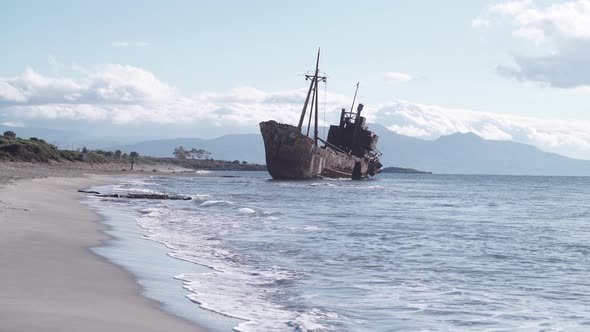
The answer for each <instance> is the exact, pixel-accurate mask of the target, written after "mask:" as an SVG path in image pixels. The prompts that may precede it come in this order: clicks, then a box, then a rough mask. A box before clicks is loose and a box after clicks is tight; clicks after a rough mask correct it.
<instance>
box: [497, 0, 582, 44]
mask: <svg viewBox="0 0 590 332" xmlns="http://www.w3.org/2000/svg"><path fill="white" fill-rule="evenodd" d="M490 12H492V13H499V14H503V15H507V16H509V17H510V18H512V21H513V23H514V24H515V25H516V30H515V31H514V34H515V35H516V36H519V37H523V38H526V39H530V40H533V41H537V42H538V41H542V40H544V39H546V38H554V39H588V38H590V0H575V1H566V2H563V3H556V4H552V5H549V6H547V7H544V8H537V7H535V6H534V5H533V3H532V1H530V0H529V1H513V2H504V3H499V4H496V5H492V6H491V7H490Z"/></svg>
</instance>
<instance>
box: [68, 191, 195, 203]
mask: <svg viewBox="0 0 590 332" xmlns="http://www.w3.org/2000/svg"><path fill="white" fill-rule="evenodd" d="M78 192H81V193H86V194H93V195H94V196H96V197H108V198H131V199H169V200H177V201H190V200H191V199H192V197H190V196H183V195H167V194H115V193H111V194H101V193H99V192H98V191H92V190H78Z"/></svg>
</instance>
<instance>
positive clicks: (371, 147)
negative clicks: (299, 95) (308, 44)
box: [260, 50, 382, 180]
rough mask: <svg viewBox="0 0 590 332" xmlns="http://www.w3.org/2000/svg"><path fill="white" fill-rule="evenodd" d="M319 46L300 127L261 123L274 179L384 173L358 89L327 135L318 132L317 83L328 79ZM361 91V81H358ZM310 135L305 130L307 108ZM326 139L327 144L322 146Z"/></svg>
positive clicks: (270, 171) (267, 156)
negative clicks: (321, 66) (321, 67)
mask: <svg viewBox="0 0 590 332" xmlns="http://www.w3.org/2000/svg"><path fill="white" fill-rule="evenodd" d="M319 63H320V52H319V50H318V55H317V60H316V67H315V73H314V74H313V75H306V76H305V77H306V80H310V81H311V83H310V85H309V90H308V92H307V97H306V98H305V102H304V103H303V110H302V111H301V116H300V118H299V124H298V125H297V126H293V125H289V124H284V123H278V122H276V121H274V120H269V121H264V122H261V123H260V132H261V133H262V139H263V140H264V148H265V153H266V167H267V169H268V172H269V173H270V175H271V176H272V177H273V179H317V178H349V179H353V180H359V179H363V178H367V177H369V176H374V175H375V174H378V173H380V172H381V166H382V165H381V163H380V162H379V157H380V156H381V153H380V152H379V151H378V150H377V141H378V140H379V136H377V135H376V134H375V133H373V132H372V131H369V130H368V128H367V125H366V119H365V118H364V117H362V116H361V113H362V111H363V104H359V105H358V107H357V109H356V112H354V111H353V110H354V103H355V100H356V94H357V93H356V92H355V94H354V98H353V102H352V106H351V109H350V111H347V110H346V109H344V108H343V109H342V112H341V114H340V123H339V124H338V125H337V126H336V125H332V126H330V129H329V131H328V137H327V139H326V140H323V139H322V138H320V137H319V136H318V85H319V83H320V82H326V77H325V76H319ZM357 91H358V84H357ZM308 106H309V118H308V124H307V134H306V135H304V134H303V133H302V126H303V121H304V120H305V116H306V114H307V111H308ZM312 117H313V118H314V129H313V136H311V137H310V135H309V131H310V127H311V119H312ZM319 143H322V144H323V146H320V145H319Z"/></svg>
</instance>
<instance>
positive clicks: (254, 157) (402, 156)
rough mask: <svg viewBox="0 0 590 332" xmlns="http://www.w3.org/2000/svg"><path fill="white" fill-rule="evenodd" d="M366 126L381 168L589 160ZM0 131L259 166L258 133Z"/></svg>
mask: <svg viewBox="0 0 590 332" xmlns="http://www.w3.org/2000/svg"><path fill="white" fill-rule="evenodd" d="M370 128H371V129H372V130H374V131H375V132H376V133H377V134H378V135H379V144H378V148H379V149H380V150H381V152H382V153H383V157H382V159H381V160H382V162H383V164H384V165H385V166H395V167H403V168H414V169H419V170H423V171H430V172H434V173H455V174H514V175H586V176H590V161H586V160H578V159H572V158H568V157H564V156H561V155H558V154H555V153H548V152H544V151H541V150H539V149H538V148H536V147H534V146H531V145H527V144H521V143H515V142H509V141H494V140H486V139H483V138H481V137H479V136H477V135H475V134H473V133H465V134H461V133H456V134H452V135H448V136H442V137H440V138H438V139H436V140H434V141H426V140H422V139H419V138H415V137H409V136H404V135H400V134H397V133H394V132H392V131H390V130H388V129H387V128H385V127H383V126H380V125H377V124H371V125H370ZM6 130H12V131H14V132H16V134H17V135H18V136H19V137H22V138H29V137H32V136H34V137H38V138H43V139H45V140H46V141H47V142H49V143H53V144H56V145H58V146H60V147H61V148H66V149H68V148H73V149H77V148H81V147H83V146H87V147H88V148H91V149H94V148H101V149H106V150H111V151H114V150H117V149H120V150H122V151H124V152H130V151H137V152H139V153H140V154H141V155H145V156H155V157H171V156H172V152H173V151H174V148H176V147H178V146H181V145H182V146H184V147H185V148H188V149H191V148H197V149H205V150H207V151H210V152H212V155H211V157H212V158H214V159H222V160H230V161H232V160H240V161H247V162H250V163H265V157H264V144H263V142H262V137H261V136H260V135H259V134H236V135H225V136H221V137H218V138H215V139H201V138H176V139H158V140H149V141H143V142H141V143H135V144H133V143H134V141H135V142H138V141H141V138H140V137H135V138H134V137H94V136H88V135H85V134H84V133H81V132H77V131H62V130H52V129H43V128H15V127H7V126H0V134H1V133H3V132H4V131H6ZM320 132H322V130H320Z"/></svg>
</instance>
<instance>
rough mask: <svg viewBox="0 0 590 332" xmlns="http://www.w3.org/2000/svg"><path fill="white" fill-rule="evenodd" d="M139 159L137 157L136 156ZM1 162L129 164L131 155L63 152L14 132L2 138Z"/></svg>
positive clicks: (81, 151) (39, 140) (36, 139)
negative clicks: (20, 136) (18, 135)
mask: <svg viewBox="0 0 590 332" xmlns="http://www.w3.org/2000/svg"><path fill="white" fill-rule="evenodd" d="M136 157H137V156H136ZM0 160H5V161H24V162H41V163H47V162H52V161H54V162H61V161H81V162H89V163H112V162H117V163H127V162H129V161H130V160H131V158H130V155H127V154H124V153H122V152H121V151H119V150H117V151H115V152H112V151H103V150H93V151H90V150H88V149H86V148H83V149H82V150H61V149H59V148H58V147H57V146H55V145H53V144H49V143H47V142H46V141H45V140H43V139H39V138H37V137H31V138H29V139H23V138H19V137H17V136H16V134H15V133H14V132H12V131H6V132H4V134H3V135H2V136H0Z"/></svg>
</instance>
